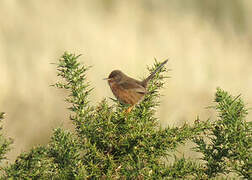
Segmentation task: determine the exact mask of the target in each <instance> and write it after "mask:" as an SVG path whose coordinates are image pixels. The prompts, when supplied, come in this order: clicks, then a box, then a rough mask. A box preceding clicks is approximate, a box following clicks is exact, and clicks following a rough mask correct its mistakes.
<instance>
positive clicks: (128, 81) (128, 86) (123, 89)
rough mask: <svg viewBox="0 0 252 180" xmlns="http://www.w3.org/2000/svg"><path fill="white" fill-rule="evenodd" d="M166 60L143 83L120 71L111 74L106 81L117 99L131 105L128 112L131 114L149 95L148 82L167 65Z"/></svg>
mask: <svg viewBox="0 0 252 180" xmlns="http://www.w3.org/2000/svg"><path fill="white" fill-rule="evenodd" d="M167 61H168V59H167V60H165V61H164V62H163V63H162V64H160V66H158V67H157V69H156V70H155V71H154V72H153V73H151V74H150V75H149V76H148V77H147V78H146V79H144V80H143V81H138V80H136V79H133V78H131V77H129V76H127V75H126V74H124V73H123V72H122V71H120V70H114V71H112V72H111V73H110V74H109V77H108V78H105V79H104V80H107V81H108V84H109V86H110V88H111V90H112V92H113V94H114V95H115V97H116V98H117V99H118V100H119V101H120V102H122V103H125V104H130V105H131V106H130V107H129V108H128V109H127V110H126V112H127V113H129V112H130V111H131V110H132V108H133V107H134V105H135V104H137V103H138V102H139V101H140V100H141V99H142V98H143V97H144V95H145V94H146V93H147V85H148V82H149V81H150V80H151V79H152V78H153V77H154V75H155V74H156V73H157V72H158V71H159V70H160V69H161V68H162V67H163V66H164V65H165V63H167Z"/></svg>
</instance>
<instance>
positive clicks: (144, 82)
mask: <svg viewBox="0 0 252 180" xmlns="http://www.w3.org/2000/svg"><path fill="white" fill-rule="evenodd" d="M167 62H168V59H166V60H165V61H164V62H162V63H161V64H160V65H159V66H158V67H157V69H156V70H155V71H154V72H153V73H151V75H149V76H148V77H147V78H146V79H145V80H143V81H142V82H143V84H144V85H145V86H146V85H147V83H148V82H149V80H151V79H152V78H153V77H154V76H155V74H156V73H157V72H158V71H159V70H160V69H161V68H162V67H163V66H164V65H165V64H166V63H167Z"/></svg>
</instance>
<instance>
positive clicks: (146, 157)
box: [0, 53, 252, 179]
mask: <svg viewBox="0 0 252 180" xmlns="http://www.w3.org/2000/svg"><path fill="white" fill-rule="evenodd" d="M79 57H80V56H75V55H74V54H70V53H64V55H63V56H62V57H61V58H60V60H59V62H58V63H57V71H58V76H59V77H60V79H61V81H60V82H57V83H56V84H55V85H54V86H55V87H57V88H61V89H66V90H67V91H68V92H69V96H68V97H67V98H66V102H68V103H69V104H70V107H69V110H70V111H71V113H70V114H71V115H70V120H71V121H72V122H73V124H74V127H75V131H74V132H70V131H68V130H64V129H62V128H58V129H55V130H54V134H53V136H52V137H51V140H50V142H49V143H48V145H45V146H38V147H34V148H33V149H31V150H30V151H29V152H25V153H22V154H21V155H20V156H18V158H17V159H16V161H15V162H14V163H13V164H10V165H8V166H6V167H3V168H2V178H3V179H8V178H10V179H173V178H185V179H188V178H192V179H209V178H216V177H219V176H221V177H225V176H226V175H228V174H229V173H232V174H233V175H236V176H237V177H238V176H240V177H242V178H247V179H250V178H251V167H252V166H251V143H252V141H251V140H252V139H251V123H248V122H246V121H245V116H246V114H247V110H246V108H245V106H244V103H243V101H242V100H241V98H240V97H239V96H238V97H236V98H234V97H232V96H230V95H229V94H228V93H227V92H225V91H223V90H221V89H217V93H216V98H215V102H216V103H217V104H216V106H214V107H213V108H215V109H216V110H217V111H218V114H219V116H218V119H217V120H216V121H210V120H207V121H200V120H199V119H197V120H195V123H194V124H193V125H191V126H190V125H188V124H184V125H182V126H181V127H164V128H161V127H160V124H159V121H158V119H157V118H155V117H154V114H155V111H156V108H157V107H158V105H159V101H158V99H159V97H160V93H159V90H160V89H161V88H162V87H163V85H164V80H165V78H166V75H165V74H164V73H165V71H166V70H165V69H162V70H161V72H159V73H158V74H156V76H155V78H154V79H153V80H151V82H150V84H149V86H148V94H147V95H146V96H145V97H144V99H143V101H142V102H141V103H140V104H138V105H136V107H135V108H134V109H133V110H132V111H131V112H130V113H128V114H126V113H125V112H124V111H125V109H127V105H124V104H121V103H120V102H118V101H117V100H114V104H113V105H112V106H111V105H109V104H108V102H107V100H106V99H104V100H103V101H101V102H100V103H99V104H98V105H97V106H92V105H90V103H89V102H90V100H89V99H88V98H89V94H90V93H91V91H92V88H91V87H90V84H89V83H88V81H87V79H86V73H87V70H88V69H89V67H87V66H83V65H81V64H80V63H79V62H78V58H79ZM159 64H160V63H158V62H157V61H156V62H155V64H154V66H153V67H151V68H149V71H150V72H152V71H153V70H154V69H155V68H156V67H157V66H158V65H159ZM0 137H1V139H2V141H1V147H0V158H1V159H3V158H4V154H5V153H6V151H7V150H9V148H8V147H9V144H10V141H8V140H6V139H4V138H3V136H2V135H0ZM187 141H192V142H194V143H195V144H196V146H195V147H194V150H195V151H197V152H199V153H200V154H201V155H202V157H201V160H199V159H186V158H185V157H176V156H174V152H175V151H176V149H177V147H178V146H181V145H183V144H184V143H186V142H187ZM171 156H174V160H173V161H172V162H169V160H168V159H167V157H171Z"/></svg>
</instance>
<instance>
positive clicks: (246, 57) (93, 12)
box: [0, 0, 252, 160]
mask: <svg viewBox="0 0 252 180" xmlns="http://www.w3.org/2000/svg"><path fill="white" fill-rule="evenodd" d="M251 18H252V1H251V0H233V1H230V0H222V1H220V0H205V1H201V0H187V1H182V0H155V1H151V0H139V1H117V0H92V1H88V0H75V1H70V0H54V1H50V0H43V1H42V0H40V1H38V0H37V1H33V0H26V1H19V0H1V1H0V42H1V43H0V77H1V78H0V88H1V91H0V111H4V112H6V119H5V122H4V133H5V135H6V136H8V137H12V138H14V145H12V148H13V149H12V151H11V152H10V153H9V159H10V160H13V159H15V158H16V156H17V155H18V154H19V153H20V152H22V151H26V150H28V149H30V148H31V147H32V146H34V145H38V144H45V143H47V142H48V141H49V137H50V135H51V134H52V129H53V128H56V127H58V126H63V127H65V128H68V127H70V124H71V122H70V120H69V119H68V116H69V111H67V110H66V108H67V104H66V103H65V102H64V101H63V99H64V97H65V95H66V93H65V92H62V91H60V90H57V89H55V88H53V87H50V86H49V85H51V84H53V83H55V81H56V80H57V77H56V68H55V66H54V65H52V64H50V63H53V62H57V59H58V58H59V57H60V56H61V55H62V54H63V52H64V51H66V50H67V51H69V52H73V53H76V54H83V56H82V57H81V61H82V62H83V63H84V64H86V65H91V66H93V67H92V69H91V70H90V71H89V73H88V78H89V80H90V82H91V85H92V86H93V87H94V88H95V89H94V91H93V93H92V100H93V103H94V104H96V103H98V102H99V101H100V100H102V99H103V98H105V97H112V96H113V95H112V93H111V91H110V88H109V86H108V85H107V83H106V82H105V81H103V80H102V79H103V78H104V77H107V76H108V74H109V73H110V72H111V71H112V70H114V69H120V70H122V71H123V72H125V73H126V74H128V75H129V76H131V77H134V78H142V77H145V76H147V75H148V71H147V69H146V66H147V65H152V64H153V62H154V57H155V58H157V59H158V60H160V61H161V60H164V59H166V58H170V61H169V62H168V64H167V67H168V68H169V69H172V71H170V72H169V75H170V76H171V77H172V78H170V79H167V83H166V85H165V89H164V90H162V94H163V95H164V96H162V98H161V106H160V107H159V108H158V113H157V117H159V118H160V119H161V123H162V124H163V125H164V126H165V125H168V124H169V125H171V126H178V125H180V124H182V123H183V122H192V121H194V120H195V118H196V117H197V116H198V115H199V117H200V118H201V119H202V120H204V119H207V118H215V116H214V112H213V111H212V110H210V109H206V107H207V106H209V105H213V99H214V93H215V90H216V87H218V86H219V87H221V88H223V89H225V90H227V91H229V92H231V93H232V94H234V95H238V94H240V93H241V94H242V97H243V98H244V100H245V102H246V103H247V105H248V107H251V104H252V93H251V88H252V73H251V70H252V23H251ZM251 117H252V115H251V114H250V115H249V116H248V119H251Z"/></svg>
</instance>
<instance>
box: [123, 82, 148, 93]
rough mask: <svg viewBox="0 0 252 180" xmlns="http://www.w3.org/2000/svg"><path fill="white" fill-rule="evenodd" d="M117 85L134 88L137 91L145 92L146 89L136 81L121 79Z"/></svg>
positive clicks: (129, 88) (127, 88)
mask: <svg viewBox="0 0 252 180" xmlns="http://www.w3.org/2000/svg"><path fill="white" fill-rule="evenodd" d="M119 85H120V86H121V87H122V88H123V89H125V90H134V91H135V92H137V93H140V94H145V93H146V89H145V88H144V87H143V86H141V84H140V82H138V81H136V80H135V81H133V82H132V81H123V82H121V83H119Z"/></svg>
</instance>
